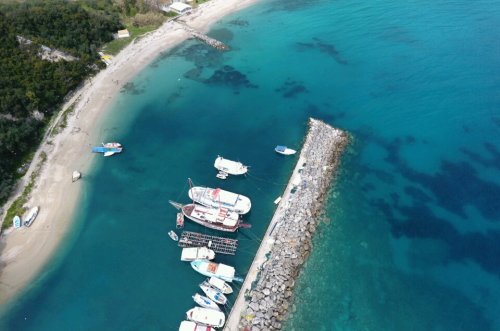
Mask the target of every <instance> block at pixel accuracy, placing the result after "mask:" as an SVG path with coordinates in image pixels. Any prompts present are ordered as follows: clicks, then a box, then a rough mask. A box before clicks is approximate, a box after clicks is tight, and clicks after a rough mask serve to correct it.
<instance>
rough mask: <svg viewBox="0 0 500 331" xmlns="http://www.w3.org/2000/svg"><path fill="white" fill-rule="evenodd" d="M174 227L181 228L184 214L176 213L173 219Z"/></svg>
mask: <svg viewBox="0 0 500 331" xmlns="http://www.w3.org/2000/svg"><path fill="white" fill-rule="evenodd" d="M175 227H176V228H177V229H182V228H183V227H184V215H183V214H182V213H177V219H176V220H175Z"/></svg>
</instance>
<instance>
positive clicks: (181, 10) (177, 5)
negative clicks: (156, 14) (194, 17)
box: [168, 2, 193, 14]
mask: <svg viewBox="0 0 500 331" xmlns="http://www.w3.org/2000/svg"><path fill="white" fill-rule="evenodd" d="M168 8H169V9H170V10H171V11H174V12H176V13H177V14H186V13H188V12H190V11H191V10H192V9H193V7H191V6H190V5H188V4H186V3H182V2H174V3H172V4H171V5H170V6H169V7H168Z"/></svg>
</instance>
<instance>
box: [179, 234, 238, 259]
mask: <svg viewBox="0 0 500 331" xmlns="http://www.w3.org/2000/svg"><path fill="white" fill-rule="evenodd" d="M179 247H182V248H188V247H208V248H210V249H211V250H213V251H214V252H215V253H219V254H227V255H235V254H236V249H237V248H238V240H236V239H229V238H224V237H217V236H211V235H207V234H203V233H197V232H191V231H183V232H182V233H181V238H180V239H179Z"/></svg>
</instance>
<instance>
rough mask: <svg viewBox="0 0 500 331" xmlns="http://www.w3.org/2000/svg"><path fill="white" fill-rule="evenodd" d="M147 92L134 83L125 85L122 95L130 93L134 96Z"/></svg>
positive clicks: (121, 91)
mask: <svg viewBox="0 0 500 331" xmlns="http://www.w3.org/2000/svg"><path fill="white" fill-rule="evenodd" d="M144 92H145V89H140V88H138V87H137V86H135V84H134V83H133V82H128V83H125V85H123V86H122V88H121V90H120V93H128V94H132V95H139V94H142V93H144Z"/></svg>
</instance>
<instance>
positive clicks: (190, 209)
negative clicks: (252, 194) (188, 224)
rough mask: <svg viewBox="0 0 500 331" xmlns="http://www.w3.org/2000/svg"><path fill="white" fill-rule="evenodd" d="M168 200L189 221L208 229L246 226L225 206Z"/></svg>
mask: <svg viewBox="0 0 500 331" xmlns="http://www.w3.org/2000/svg"><path fill="white" fill-rule="evenodd" d="M169 202H170V204H171V205H172V206H174V207H175V208H177V209H180V210H181V211H182V214H183V215H184V216H186V217H187V218H188V219H190V220H191V221H193V222H196V223H198V224H200V225H203V226H205V227H207V228H210V229H214V230H219V231H226V232H235V231H236V230H238V228H240V227H248V226H247V225H244V224H241V220H240V218H239V215H238V214H237V213H235V212H232V211H229V210H228V209H226V208H212V207H205V206H202V205H198V204H196V203H190V204H187V205H182V204H180V203H177V202H173V201H169Z"/></svg>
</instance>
